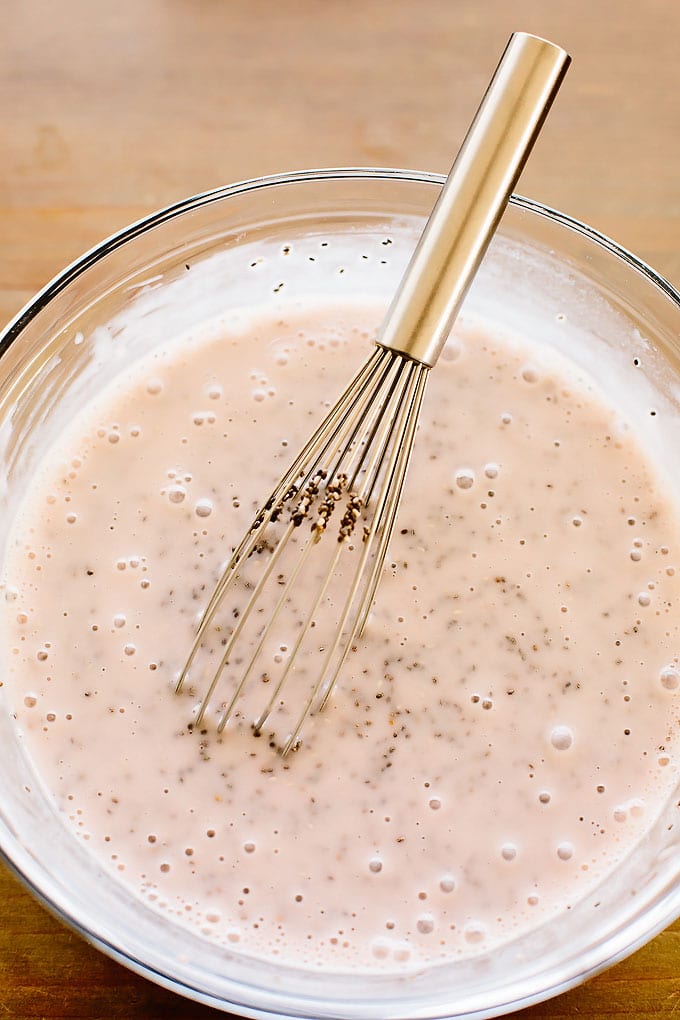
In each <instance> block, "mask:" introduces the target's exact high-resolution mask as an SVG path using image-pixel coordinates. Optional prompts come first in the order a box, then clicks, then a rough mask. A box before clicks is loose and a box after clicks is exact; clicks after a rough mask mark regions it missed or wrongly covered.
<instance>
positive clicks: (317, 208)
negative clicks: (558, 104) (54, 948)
mask: <svg viewBox="0 0 680 1020" xmlns="http://www.w3.org/2000/svg"><path fill="white" fill-rule="evenodd" d="M442 183H443V178H442V177H440V176H437V175H433V174H425V173H416V172H411V171H401V170H372V169H339V170H322V171H310V172H305V173H298V174H288V175H281V176H276V177H269V178H263V179H258V180H252V181H246V182H244V183H241V184H236V185H233V186H231V187H226V188H222V189H219V190H216V191H212V192H209V193H206V194H203V195H199V196H196V197H194V198H190V199H188V200H186V201H184V202H180V203H178V204H176V205H174V206H171V207H170V208H167V209H164V210H162V211H160V212H158V213H156V214H155V215H153V216H149V217H148V218H146V219H144V220H142V221H140V222H138V223H136V224H134V225H132V226H130V227H129V228H127V229H126V230H123V231H121V232H120V233H119V234H116V235H115V236H114V237H112V238H110V239H108V240H107V241H104V242H103V243H102V244H100V245H98V246H97V247H96V248H95V249H93V250H92V251H90V252H89V253H87V254H86V255H84V256H83V257H82V258H81V259H79V260H78V261H77V262H75V263H74V264H73V265H71V266H70V267H69V268H68V269H66V270H65V271H64V272H63V273H61V275H59V276H58V277H57V278H56V279H55V280H53V281H52V282H51V283H50V284H49V285H48V286H47V287H46V288H45V289H44V290H43V291H41V293H39V294H38V295H37V296H36V297H35V298H34V300H33V301H32V302H30V304H29V305H27V306H26V308H25V309H24V310H23V311H22V312H20V313H19V315H18V316H17V317H16V319H15V320H14V321H13V322H12V323H11V324H10V325H9V326H8V327H7V329H6V330H5V331H4V333H3V334H2V336H1V337H0V448H1V455H2V459H3V483H2V487H1V500H2V512H3V519H4V520H5V521H9V520H11V518H12V515H13V514H14V512H15V511H16V508H17V505H18V503H19V502H20V500H21V498H22V496H23V495H24V493H25V492H26V490H27V487H29V486H30V484H31V477H32V471H33V470H34V468H35V465H36V463H37V462H38V461H39V459H40V457H41V456H42V455H43V454H44V451H45V450H46V448H47V446H48V445H49V442H50V436H52V435H54V433H55V430H58V429H59V428H60V427H61V426H62V425H63V424H65V423H66V422H67V421H68V420H69V418H70V416H71V415H72V414H73V412H74V410H75V409H76V408H78V407H79V406H81V404H82V402H83V400H84V399H90V398H91V397H92V396H93V395H96V393H97V392H98V391H99V390H100V389H101V388H102V387H103V386H104V385H105V384H106V382H107V381H108V380H110V378H111V377H112V376H114V375H115V374H116V373H117V372H118V371H121V370H122V368H124V367H126V366H127V365H129V363H130V360H131V359H134V358H136V357H139V356H141V355H142V354H144V353H145V352H146V351H148V350H150V349H152V348H153V346H154V345H155V344H157V343H158V342H159V341H160V340H161V339H163V338H165V337H167V334H168V330H169V329H170V330H172V331H176V332H177V333H178V334H179V333H180V332H182V331H183V330H184V329H186V328H188V327H189V326H191V324H192V321H193V317H195V315H196V308H197V307H199V306H200V308H201V315H202V316H209V315H210V314H213V313H216V312H218V311H219V310H221V309H223V308H224V307H225V306H229V305H230V303H231V304H234V305H239V304H242V303H243V302H258V303H261V304H263V305H267V304H269V305H271V306H272V307H276V303H277V302H279V301H280V300H281V296H280V295H279V294H278V292H277V280H278V278H279V275H280V265H281V264H280V262H277V260H280V259H281V258H282V257H284V256H287V255H288V254H289V251H287V250H286V249H290V245H291V242H295V243H296V246H297V245H298V244H299V243H300V242H302V249H304V244H305V243H306V241H308V240H309V239H310V238H312V239H316V241H318V239H319V238H320V237H323V236H332V237H333V239H334V242H333V255H332V257H333V258H334V259H336V261H337V268H338V272H337V274H335V276H334V283H333V284H332V290H333V293H332V294H331V295H330V296H331V297H333V296H335V297H337V298H339V299H340V300H341V299H342V296H343V294H346V293H347V289H348V288H351V289H352V293H361V294H362V295H363V294H365V295H366V296H367V297H370V298H372V299H377V300H380V301H382V302H384V303H387V301H388V299H389V297H390V295H391V293H392V292H393V290H394V288H395V286H396V284H397V282H398V279H399V277H400V274H401V271H402V269H403V267H404V265H405V262H406V259H407V257H408V254H409V251H410V249H411V247H412V245H413V243H414V242H415V239H416V237H417V235H418V233H419V230H420V229H421V227H422V224H423V222H424V220H425V218H426V217H427V215H428V214H429V211H430V210H431V208H432V206H433V204H434V202H435V200H436V197H437V194H438V192H439V190H440V188H441V185H442ZM305 239H306V241H305ZM357 241H358V242H359V244H360V246H361V248H362V250H364V251H370V252H371V253H372V258H371V259H370V260H369V261H370V268H369V267H368V266H367V265H366V261H364V262H363V263H362V262H361V261H360V260H358V258H357V250H358V249H357ZM388 242H389V244H388ZM263 252H264V253H268V255H269V256H270V258H269V259H268V266H269V268H268V269H267V271H266V272H263V273H260V274H253V273H248V266H249V265H250V263H251V260H252V258H253V256H254V254H258V255H261V254H262V253H263ZM188 270H190V271H188ZM291 279H293V278H291ZM324 286H326V284H324ZM313 287H314V282H313V274H312V273H306V274H305V273H300V274H298V276H297V277H295V279H293V282H292V286H291V288H290V290H289V292H288V293H287V295H286V300H291V299H293V300H294V299H295V297H296V295H297V296H301V295H303V294H306V292H307V289H308V288H313ZM467 309H471V310H473V311H475V310H476V311H478V312H479V313H480V314H482V315H483V316H484V317H489V315H491V317H492V318H493V316H496V317H497V318H498V320H499V321H502V322H503V323H505V324H506V325H507V326H509V327H511V328H515V329H519V330H523V331H524V332H525V333H526V332H527V331H529V332H530V333H532V332H533V333H535V334H536V335H537V336H540V338H541V341H542V342H545V343H548V344H552V345H553V346H555V347H556V348H558V349H562V350H569V348H570V346H571V340H570V338H573V337H574V336H575V335H577V334H579V335H581V336H586V337H588V345H587V351H588V354H587V358H588V364H587V365H586V366H585V367H586V368H588V370H592V371H595V372H597V367H598V364H599V363H600V361H601V359H602V357H603V356H604V355H605V354H606V355H607V358H608V359H609V361H608V363H610V364H614V365H615V366H617V367H616V370H615V371H612V372H610V373H607V378H604V379H602V380H601V381H602V383H603V385H604V386H605V388H607V387H610V388H611V390H612V393H615V391H616V388H617V386H618V385H619V382H620V379H621V378H622V375H621V374H620V373H622V374H623V375H625V373H626V372H630V371H631V370H632V369H631V366H632V365H633V362H634V361H638V362H639V361H640V358H639V354H640V352H641V351H643V352H644V358H643V359H642V360H643V371H644V373H645V377H646V379H647V381H648V383H649V386H650V387H651V388H653V391H654V392H655V393H656V394H659V395H661V396H662V398H663V399H664V400H666V401H667V403H668V406H670V407H672V408H673V409H674V411H675V412H676V413H677V412H678V411H679V410H680V408H679V404H680V341H679V337H680V295H679V294H678V293H677V292H676V291H675V290H674V289H673V288H672V287H671V286H670V285H669V284H668V283H667V282H666V281H665V280H663V279H662V278H660V277H659V276H658V275H657V274H655V273H654V272H653V270H651V269H650V268H649V267H647V266H645V265H644V264H643V263H642V262H640V261H639V260H638V259H636V258H635V257H634V256H632V255H630V254H629V253H628V252H626V251H624V250H622V249H621V248H619V247H617V246H616V245H615V244H614V243H612V242H611V241H609V240H607V239H606V238H604V237H602V236H601V235H599V234H598V233H596V232H595V231H593V230H591V229H590V228H589V227H586V226H584V225H583V224H581V223H578V222H576V221H574V220H572V219H570V218H568V217H567V216H564V215H562V214H560V213H557V212H555V211H553V210H550V209H547V208H545V207H543V206H541V205H538V204H536V203H534V202H530V201H527V200H526V199H523V198H519V197H514V198H513V199H512V201H511V204H510V207H509V209H508V211H507V213H506V215H505V217H504V219H503V223H502V226H501V229H500V231H499V233H498V235H497V237H496V239H495V240H494V243H493V244H492V247H491V250H490V252H489V255H488V258H487V260H486V262H485V265H484V267H483V270H482V271H481V273H480V275H479V277H478V278H477V280H476V281H475V283H474V285H473V288H472V290H471V292H470V295H469V297H468V303H467V305H466V310H467ZM464 314H465V312H464ZM565 318H566V321H567V325H568V328H565ZM140 327H141V328H140ZM637 368H639V365H637V366H636V369H637ZM619 370H620V371H619ZM638 375H639V373H638ZM678 420H679V421H680V414H679V415H678ZM678 428H680V426H678ZM675 448H676V449H677V446H676V447H675ZM666 452H667V455H668V457H670V459H671V461H672V454H673V451H672V450H670V451H666ZM6 537H7V528H5V529H4V532H3V537H2V542H3V543H4V542H5V541H6ZM0 700H1V701H2V705H3V709H4V711H3V712H2V713H1V714H0V848H1V849H2V854H3V856H4V858H5V860H6V862H7V863H8V864H9V865H10V867H11V868H13V869H14V871H15V873H16V874H17V875H18V876H19V877H20V879H21V880H22V881H23V882H24V884H25V885H26V886H27V887H28V888H29V889H30V890H31V891H32V892H33V893H34V894H35V895H36V896H37V897H38V898H39V899H40V900H41V901H42V902H43V903H44V904H45V905H46V906H48V907H49V908H50V909H51V910H52V911H53V912H54V913H55V914H56V915H57V916H58V917H60V918H61V919H62V920H63V921H65V922H66V923H67V924H69V925H71V927H73V928H74V929H75V930H77V931H78V932H80V934H82V935H83V936H84V937H85V938H86V939H88V940H89V941H90V942H91V943H93V944H94V945H96V946H97V947H99V948H100V949H101V950H103V951H104V952H105V953H107V954H108V955H110V956H112V957H113V958H114V959H116V960H118V961H119V962H121V963H123V964H124V965H126V966H128V967H130V968H131V969H133V970H135V971H137V972H138V973H140V974H142V975H144V976H145V977H147V978H150V979H151V980H153V981H156V982H158V983H159V984H162V985H164V986H166V987H168V988H170V989H172V990H174V991H176V992H179V993H181V994H183V995H185V996H188V997H189V998H192V999H195V1000H197V1001H200V1002H204V1003H207V1004H209V1005H212V1006H216V1007H219V1008H221V1009H223V1010H228V1011H231V1012H234V1013H238V1014H241V1015H244V1016H251V1017H306V1018H337V1020H350V1018H360V1017H361V1018H376V1020H378V1018H380V1020H388V1018H397V1017H399V1018H401V1020H405V1018H416V1017H418V1018H434V1017H438V1018H444V1017H472V1016H474V1017H477V1018H481V1017H491V1016H497V1015H501V1014H503V1013H506V1012H510V1011H512V1010H515V1009H518V1008H520V1007H522V1006H526V1005H529V1004H531V1003H533V1002H536V1001H539V1000H541V999H545V998H547V997H549V996H552V995H556V994H558V993H559V992H562V991H564V990H566V989H567V988H569V987H571V986H573V985H576V984H578V983H579V982H581V981H583V980H585V979H586V978H588V977H590V976H591V975H593V974H595V973H596V972H598V971H600V970H602V969H603V968H605V967H607V966H609V965H610V964H612V963H614V962H615V961H617V960H619V959H621V958H622V957H623V956H625V955H626V954H628V953H630V952H632V951H633V950H634V949H635V948H637V947H638V946H639V945H641V944H642V943H643V942H645V941H646V940H648V939H650V938H651V937H652V936H653V935H654V934H655V933H656V932H658V931H659V930H661V929H662V928H663V927H665V926H666V925H668V924H669V923H670V922H671V921H672V920H673V919H674V918H676V917H678V915H680V827H679V826H677V821H678V801H679V797H678V790H677V789H676V791H675V793H674V796H673V797H672V798H670V799H669V801H668V803H667V805H666V808H665V810H664V811H663V812H662V814H661V816H660V817H659V818H658V819H657V820H656V822H655V823H654V824H653V825H652V827H651V828H650V829H649V831H648V832H647V834H646V836H645V837H644V839H643V840H642V841H641V842H640V843H639V844H638V845H637V846H636V847H635V849H634V850H633V851H632V852H631V853H630V854H629V855H628V857H627V858H626V859H625V860H624V861H623V863H621V864H620V865H619V866H618V867H617V868H616V870H615V871H614V872H613V873H612V874H611V875H610V876H609V878H607V880H606V881H603V882H602V883H601V884H600V885H599V886H598V888H597V889H595V890H594V891H593V892H591V893H590V894H589V895H587V896H586V897H585V899H583V900H581V901H580V902H579V903H578V904H576V905H575V906H574V908H573V909H572V910H571V911H570V912H569V913H568V914H567V913H566V912H565V913H563V914H561V915H559V916H557V917H555V918H554V919H553V920H551V921H548V922H546V923H544V924H541V925H540V926H539V927H537V928H536V929H535V930H533V931H531V932H529V933H528V934H525V935H523V936H521V937H519V938H516V939H514V940H512V941H509V942H508V943H506V944H505V945H503V946H502V947H500V948H497V949H495V950H493V951H490V952H480V953H479V954H478V955H476V956H472V957H467V958H464V959H460V960H455V959H452V960H451V961H449V962H443V963H441V964H437V965H432V966H429V967H426V968H422V969H420V970H417V971H408V972H406V971H405V972H404V973H400V974H356V973H339V972H333V973H320V972H317V971H312V970H305V969H303V968H298V967H294V966H287V965H282V964H280V963H276V962H274V961H273V960H269V959H268V960H258V959H254V958H250V957H248V956H247V955H245V954H239V953H237V952H230V951H228V950H226V949H225V948H224V947H223V946H217V945H213V944H211V943H210V942H209V941H208V940H205V939H202V938H201V937H199V935H198V934H196V933H194V932H192V931H190V930H189V929H188V928H186V927H183V926H181V925H179V924H175V923H173V922H171V921H170V920H169V918H168V917H167V916H164V915H161V914H160V913H157V912H155V911H154V910H152V909H151V907H150V906H148V905H147V904H146V903H144V902H142V901H141V900H140V899H138V898H137V897H136V896H135V895H133V894H132V892H130V891H129V890H128V889H127V888H126V887H125V886H124V885H123V884H121V882H120V881H119V880H117V879H116V877H115V875H114V874H113V873H111V872H110V871H109V870H107V869H106V868H105V867H103V866H102V864H101V863H100V862H99V860H98V859H97V858H96V857H95V856H94V855H93V854H90V853H88V851H87V849H86V847H85V846H84V845H83V844H82V843H81V842H78V841H77V840H76V839H75V838H74V836H73V835H72V832H71V831H70V830H69V829H67V827H66V826H65V825H64V824H63V823H62V821H61V819H60V817H59V814H58V812H57V809H56V807H55V806H54V803H53V801H52V800H51V799H50V796H49V792H48V791H47V790H45V789H44V787H43V786H42V783H41V781H40V778H39V777H38V776H36V775H35V772H34V768H33V766H32V763H31V761H30V759H29V758H28V756H27V754H26V751H25V749H24V747H23V745H22V742H21V740H20V739H18V738H17V733H16V729H15V726H14V723H13V720H12V717H11V699H10V697H9V692H8V691H7V688H6V686H5V687H2V686H1V685H0ZM55 965H57V966H58V961H55Z"/></svg>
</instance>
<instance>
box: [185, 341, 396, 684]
mask: <svg viewBox="0 0 680 1020" xmlns="http://www.w3.org/2000/svg"><path fill="white" fill-rule="evenodd" d="M386 354H391V355H392V356H394V355H393V352H391V351H385V350H384V349H382V348H376V349H375V350H374V351H373V352H372V354H371V356H370V358H368V359H367V361H366V362H365V363H364V365H363V366H362V368H361V369H360V371H359V372H358V373H357V375H356V376H355V377H354V379H353V380H352V382H351V383H350V384H349V386H348V387H347V388H346V389H345V391H344V392H343V394H342V395H341V396H340V398H339V400H338V401H337V403H336V404H335V405H334V406H333V407H332V408H331V410H330V412H329V413H328V415H327V416H326V417H325V418H324V420H323V421H322V422H321V424H320V425H319V426H318V427H317V429H316V430H315V431H314V432H313V434H312V435H311V436H310V438H309V439H308V440H307V442H306V443H305V445H304V447H303V448H302V450H301V451H300V453H299V454H298V456H297V457H296V458H295V460H294V461H293V463H292V464H291V466H290V467H289V468H288V470H287V471H286V472H285V474H284V475H283V476H282V477H281V479H280V480H279V482H278V483H277V485H276V486H275V488H274V490H273V491H272V493H271V495H270V497H269V499H268V500H267V501H266V503H265V504H264V505H263V507H262V509H260V510H259V511H258V513H257V514H256V516H255V519H254V521H253V523H252V524H251V526H250V528H249V529H248V531H247V532H246V533H245V535H244V537H243V539H242V540H241V542H240V543H239V545H238V546H237V547H236V549H235V550H234V552H233V553H232V555H231V558H230V560H229V562H228V563H227V565H226V567H225V568H224V570H223V572H222V575H221V576H220V578H219V580H218V582H217V585H216V586H215V589H214V591H213V593H212V595H211V597H210V600H209V602H208V604H207V606H206V608H205V609H204V611H203V614H202V616H201V619H200V622H199V624H198V627H197V629H196V634H195V636H194V641H193V644H192V646H191V649H190V651H189V655H188V657H187V660H186V662H185V664H184V668H183V669H182V671H181V673H180V675H179V678H178V680H177V684H176V687H175V691H176V693H177V694H179V693H180V692H181V690H182V688H183V686H184V683H185V682H186V679H187V676H188V674H189V672H190V670H191V667H192V665H193V663H194V660H195V658H196V655H197V653H198V651H199V649H200V647H201V644H202V642H203V639H204V637H205V634H206V631H207V629H208V627H209V626H210V625H211V623H212V621H213V619H214V616H215V613H216V612H217V609H218V607H219V605H220V603H221V602H222V600H223V598H224V595H225V592H226V590H227V588H228V587H229V585H230V584H231V582H232V580H233V578H234V573H235V571H236V569H237V568H238V566H239V564H240V563H242V562H244V561H245V560H246V559H247V558H248V557H249V556H250V555H252V553H253V550H254V549H255V547H256V545H257V543H258V540H259V538H260V536H261V534H262V532H263V530H264V529H265V528H266V527H267V525H268V524H269V523H270V522H271V521H272V519H273V518H274V516H275V514H276V513H277V511H280V507H281V504H282V502H283V501H285V500H286V498H287V497H288V495H289V493H291V494H292V495H291V498H292V497H293V496H294V495H295V493H294V492H293V491H292V490H293V486H294V485H295V483H296V481H297V480H298V479H299V478H300V476H304V477H303V479H302V482H301V483H299V484H298V486H297V488H296V490H295V491H296V492H297V491H299V489H300V488H304V487H305V486H306V485H307V484H309V481H310V479H311V476H312V475H313V473H314V464H315V463H316V462H317V461H318V460H319V459H321V458H322V457H323V456H324V455H325V454H326V453H327V450H328V447H329V446H330V445H332V443H333V442H334V440H336V439H337V437H338V435H339V434H341V432H342V431H343V430H344V429H345V428H346V422H347V418H350V419H352V420H353V416H354V415H356V413H357V410H362V409H363V407H364V402H365V398H366V396H367V395H368V394H370V392H371V386H372V384H373V382H374V379H375V376H376V375H378V374H379V373H380V372H385V371H386V370H387V368H388V367H389V366H388V364H387V363H388V362H389V360H390V359H389V358H386V357H385V355H386ZM362 395H363V400H362ZM357 403H359V407H357ZM310 461H312V466H311V468H310V467H309V464H310ZM305 472H306V474H305Z"/></svg>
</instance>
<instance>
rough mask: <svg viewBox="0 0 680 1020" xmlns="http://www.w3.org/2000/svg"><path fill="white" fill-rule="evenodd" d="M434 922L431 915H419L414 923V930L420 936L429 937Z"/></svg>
mask: <svg viewBox="0 0 680 1020" xmlns="http://www.w3.org/2000/svg"><path fill="white" fill-rule="evenodd" d="M434 927H435V922H434V917H433V916H432V914H421V915H420V917H419V918H418V921H417V923H416V928H417V929H418V931H419V932H420V934H421V935H430V934H431V933H432V932H433V931H434Z"/></svg>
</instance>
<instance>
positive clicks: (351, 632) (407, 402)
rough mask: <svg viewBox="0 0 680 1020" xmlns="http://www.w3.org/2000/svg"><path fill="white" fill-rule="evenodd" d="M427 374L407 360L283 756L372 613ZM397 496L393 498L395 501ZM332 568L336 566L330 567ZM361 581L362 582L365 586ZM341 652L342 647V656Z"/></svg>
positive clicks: (332, 682) (424, 368) (325, 697)
mask: <svg viewBox="0 0 680 1020" xmlns="http://www.w3.org/2000/svg"><path fill="white" fill-rule="evenodd" d="M428 374H429V369H428V367H427V366H425V365H421V364H419V363H417V362H410V363H409V378H408V382H407V387H408V388H407V392H406V394H405V396H404V399H403V400H402V401H401V406H400V415H399V420H398V422H397V425H396V428H394V427H393V428H392V430H391V432H392V433H393V434H388V435H387V436H386V437H385V439H386V441H385V442H384V443H383V446H382V450H381V453H380V461H381V464H380V465H379V467H380V466H381V465H382V461H383V459H384V456H385V453H386V450H387V447H388V445H389V441H390V439H391V440H392V444H393V445H392V451H391V456H390V459H389V461H388V464H387V468H386V471H385V475H384V477H383V479H382V485H381V489H380V495H379V498H378V501H377V504H376V507H375V510H374V514H373V518H372V520H371V523H370V525H369V526H368V527H367V528H366V531H365V533H364V543H363V550H362V554H361V557H360V559H359V562H358V563H357V565H356V568H355V571H354V577H353V579H352V584H351V587H350V590H349V592H348V594H347V597H346V600H345V604H344V606H343V610H342V614H341V617H340V620H339V623H338V626H337V628H336V632H335V638H334V641H333V643H332V644H331V646H330V648H329V649H328V651H327V653H326V656H325V659H324V662H323V666H322V668H321V670H320V671H319V674H318V677H317V681H316V683H315V685H314V687H313V688H312V690H311V691H310V693H309V695H308V697H307V700H306V702H305V704H304V706H303V709H302V711H301V713H300V715H299V716H298V719H297V721H296V723H295V725H294V727H293V730H292V732H291V733H290V735H289V736H288V738H287V740H286V742H285V743H284V745H283V747H282V749H281V753H282V754H283V755H286V754H287V753H288V752H289V751H290V750H291V749H292V748H294V747H295V746H296V745H297V743H298V740H299V736H300V732H301V730H302V727H303V725H304V723H305V721H306V719H307V718H308V716H309V715H310V714H311V713H312V712H313V710H314V706H315V705H317V708H316V710H317V711H322V710H323V708H324V707H325V705H326V703H327V702H328V699H329V697H330V695H331V693H332V691H333V688H334V687H335V684H336V682H337V679H338V676H339V673H340V670H341V669H342V666H343V664H344V662H345V659H346V657H347V654H348V653H349V650H350V648H351V647H352V644H353V642H354V640H355V638H356V636H357V634H358V633H359V628H360V626H363V624H364V622H365V618H366V617H367V616H368V614H369V612H370V609H371V605H372V602H373V597H374V595H375V590H376V588H377V585H378V580H379V577H380V573H381V571H382V567H383V564H384V561H385V555H386V552H387V546H388V544H389V539H390V535H391V530H392V525H393V523H394V518H395V517H396V514H397V510H398V505H399V501H400V499H401V493H402V489H403V483H404V478H405V476H406V470H407V468H408V464H409V461H410V458H411V452H412V450H413V441H414V438H415V434H416V428H417V418H418V414H419V412H420V406H421V404H422V400H423V396H424V393H425V384H426V382H427V377H428ZM377 478H378V471H376V473H375V475H374V477H373V478H372V480H371V482H370V489H369V493H368V494H367V497H366V502H367V504H368V502H369V500H370V493H372V491H373V488H374V486H375V484H376V480H377ZM393 498H394V502H392V500H393ZM388 505H389V507H390V511H389V513H388V514H387V515H386V514H385V508H386V506H388ZM376 536H377V537H378V538H379V544H378V548H377V549H376V550H373V539H374V538H375V537H376ZM372 552H373V563H372V565H371V569H370V571H369V573H368V575H366V567H367V563H368V561H369V559H370V557H371V553H372ZM331 569H334V568H333V567H332V568H331ZM329 577H330V571H329ZM362 580H363V581H364V584H363V591H362ZM353 609H354V611H355V617H354V619H353V620H352V622H351V623H350V625H349V627H348V621H349V620H350V618H351V614H352V610H353ZM338 651H339V652H340V654H339V656H338ZM336 656H337V660H336V662H335V664H334V667H333V669H332V671H331V669H330V667H331V663H332V662H333V659H334V658H335V657H336ZM319 695H321V697H319Z"/></svg>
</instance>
